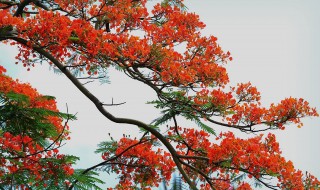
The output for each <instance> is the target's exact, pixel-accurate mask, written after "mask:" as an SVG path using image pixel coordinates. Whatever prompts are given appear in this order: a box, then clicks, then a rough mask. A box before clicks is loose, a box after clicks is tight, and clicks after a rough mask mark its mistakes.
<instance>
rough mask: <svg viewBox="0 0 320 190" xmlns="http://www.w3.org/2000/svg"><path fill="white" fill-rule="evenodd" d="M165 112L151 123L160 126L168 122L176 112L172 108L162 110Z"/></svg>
mask: <svg viewBox="0 0 320 190" xmlns="http://www.w3.org/2000/svg"><path fill="white" fill-rule="evenodd" d="M162 112H163V113H165V114H163V115H162V116H160V117H158V118H157V119H155V120H153V121H152V122H151V123H152V124H153V125H155V126H159V125H162V124H164V123H166V122H168V121H169V120H170V119H172V118H173V117H174V116H175V115H176V113H175V112H174V111H172V110H164V111H162Z"/></svg>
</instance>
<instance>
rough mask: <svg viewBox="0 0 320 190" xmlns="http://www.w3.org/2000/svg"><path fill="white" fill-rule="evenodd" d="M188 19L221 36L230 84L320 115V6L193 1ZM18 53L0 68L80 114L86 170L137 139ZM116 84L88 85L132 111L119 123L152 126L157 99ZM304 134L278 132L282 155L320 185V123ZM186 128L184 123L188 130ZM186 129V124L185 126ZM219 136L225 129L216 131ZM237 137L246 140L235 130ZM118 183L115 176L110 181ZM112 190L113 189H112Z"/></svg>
mask: <svg viewBox="0 0 320 190" xmlns="http://www.w3.org/2000/svg"><path fill="white" fill-rule="evenodd" d="M186 4H187V6H188V8H189V11H192V12H196V13H198V14H199V15H200V18H201V19H202V21H204V23H205V24H206V25H207V27H206V29H205V30H204V32H203V33H204V34H206V35H209V34H212V35H215V36H216V37H218V42H219V44H220V45H221V46H222V48H223V49H224V50H225V51H228V50H229V51H230V52H231V54H232V56H233V58H234V61H232V62H231V63H229V65H228V67H227V68H228V71H229V77H230V81H231V84H236V83H238V82H248V81H251V83H252V84H253V85H256V86H257V87H258V89H259V90H260V91H261V94H262V102H263V103H264V104H265V105H269V104H270V103H271V102H275V103H277V102H279V101H280V100H281V99H283V98H285V97H290V96H292V97H297V98H299V97H301V98H304V99H305V100H307V101H309V102H310V104H311V106H314V107H317V108H318V110H319V111H320V98H319V97H320V85H319V84H318V83H319V82H320V75H319V74H318V73H319V72H320V52H319V51H320V37H319V34H320V12H319V11H318V10H319V7H320V1H318V0H201V1H195V0H188V1H186ZM15 55H16V50H15V49H14V48H10V47H9V46H4V45H1V46H0V64H4V65H5V66H6V68H7V70H8V73H9V74H10V75H11V76H14V77H17V78H19V79H21V80H23V81H25V82H30V83H31V84H32V86H33V87H35V88H37V89H38V91H39V92H40V93H42V94H48V95H53V96H55V97H56V98H57V101H58V105H59V108H60V110H61V111H66V106H65V105H66V104H68V107H69V112H70V113H78V114H77V117H78V120H77V121H74V122H72V123H70V126H71V131H72V134H71V138H72V139H71V141H70V142H68V143H67V145H65V147H64V148H63V151H64V152H65V153H68V154H73V155H76V156H79V157H81V160H80V162H79V167H84V168H86V167H90V166H92V165H94V164H96V163H97V162H98V161H100V160H101V159H100V156H99V155H95V154H94V153H93V151H94V150H95V148H96V145H97V144H98V143H99V142H100V141H102V140H105V139H108V133H109V132H110V133H111V134H112V135H113V137H121V136H122V134H123V133H125V134H132V135H135V134H138V130H137V129H136V127H135V126H129V125H118V124H114V123H112V122H110V121H108V120H107V119H105V118H104V117H103V116H101V114H100V113H99V112H98V111H96V109H95V106H94V105H93V104H92V103H91V102H89V100H87V99H86V98H85V97H84V96H83V95H82V94H81V93H80V92H79V91H78V90H77V89H76V88H75V87H74V86H73V85H72V84H71V83H70V82H69V81H68V80H67V79H66V78H65V77H64V76H61V75H56V74H53V71H52V70H49V69H48V66H47V65H46V64H44V65H43V66H37V67H36V68H35V69H32V70H31V71H30V72H27V71H26V70H25V69H24V68H23V67H22V65H21V64H20V65H18V66H16V65H15V64H14V62H15V60H14V56H15ZM110 75H111V84H104V85H100V84H99V83H98V82H97V83H96V84H90V85H87V87H88V88H89V89H91V90H92V92H93V93H94V94H95V95H97V96H98V97H99V98H100V99H101V100H102V101H104V102H105V103H110V102H111V99H112V97H113V100H114V102H123V101H126V102H127V103H126V104H125V105H123V106H119V107H112V108H110V110H111V112H112V113H113V114H114V115H116V116H125V117H130V118H134V119H139V120H141V121H144V122H145V123H149V122H150V121H152V120H153V119H155V118H157V117H158V116H159V115H158V110H155V109H153V107H152V106H151V105H146V104H145V102H147V101H148V100H152V99H154V96H155V94H154V93H153V91H151V90H150V89H149V88H146V87H144V85H143V84H140V83H138V82H135V81H131V80H129V79H128V78H127V77H126V76H125V75H123V74H121V73H115V72H113V71H112V72H110ZM303 121H304V127H302V128H301V129H298V128H296V127H293V126H290V127H287V128H286V130H284V131H271V132H275V133H276V135H277V138H278V141H279V142H280V147H281V149H282V151H283V155H284V156H285V157H286V158H287V159H288V160H291V161H292V162H293V163H294V165H295V167H296V168H298V169H301V170H302V171H309V172H311V173H312V174H314V175H315V176H316V177H318V178H320V161H319V160H320V148H319V146H320V138H319V135H320V118H306V119H304V120H303ZM182 124H183V123H182ZM186 124H187V123H186ZM213 128H215V129H216V131H217V132H218V133H219V132H220V131H221V130H222V128H221V127H217V126H213ZM233 132H235V133H236V134H239V135H240V136H243V137H246V135H244V134H242V133H240V132H239V131H236V130H234V131H233ZM103 178H104V179H105V181H106V182H107V183H109V182H111V183H113V184H114V183H115V182H114V176H112V177H107V176H103ZM108 186H112V184H111V185H108Z"/></svg>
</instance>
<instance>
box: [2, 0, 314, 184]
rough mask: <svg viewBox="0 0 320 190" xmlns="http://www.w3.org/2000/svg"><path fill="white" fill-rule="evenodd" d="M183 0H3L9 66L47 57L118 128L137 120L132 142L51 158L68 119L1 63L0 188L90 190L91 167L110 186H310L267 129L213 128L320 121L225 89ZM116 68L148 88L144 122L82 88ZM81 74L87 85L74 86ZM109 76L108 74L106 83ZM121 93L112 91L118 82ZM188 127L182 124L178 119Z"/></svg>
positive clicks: (217, 57)
mask: <svg viewBox="0 0 320 190" xmlns="http://www.w3.org/2000/svg"><path fill="white" fill-rule="evenodd" d="M183 3H184V2H183V1H182V0H163V1H160V2H155V3H154V4H155V5H154V6H151V5H150V2H148V1H146V0H100V1H91V0H81V1H72V0H48V1H43V0H24V1H6V0H1V1H0V40H1V42H3V43H6V44H8V45H16V46H17V47H18V48H19V54H18V55H17V56H16V59H17V64H20V65H22V66H23V67H26V69H27V70H28V71H29V70H32V67H35V66H36V65H37V64H39V63H42V62H45V63H49V64H50V65H51V67H53V68H54V69H55V70H57V71H58V70H59V72H61V73H62V74H64V75H65V76H66V77H67V78H68V79H69V80H70V81H71V82H72V83H73V84H74V85H75V86H76V87H77V88H78V89H79V93H82V94H83V95H85V96H86V97H87V98H88V99H89V100H90V101H91V102H92V103H93V104H94V105H95V106H96V109H97V110H99V111H100V112H101V114H102V115H103V116H105V117H106V118H108V119H109V120H111V121H113V122H115V123H121V124H130V125H134V126H137V127H138V128H140V129H141V131H142V137H141V138H131V137H128V136H124V137H123V138H121V139H113V138H112V137H111V138H110V140H109V141H104V142H101V143H100V144H99V146H98V149H97V151H96V153H97V154H101V157H102V159H103V161H102V162H101V163H97V164H96V165H94V166H92V167H89V168H86V169H76V170H75V169H73V168H72V165H73V164H75V163H76V160H77V158H76V157H75V156H72V155H63V154H60V153H59V148H60V146H61V145H62V142H64V141H65V140H68V135H69V132H68V130H69V126H68V121H69V120H72V119H75V116H73V115H72V114H69V113H61V112H59V111H58V109H57V107H56V102H55V99H54V97H52V96H44V95H40V94H39V93H38V92H37V91H36V90H35V89H33V88H32V87H31V86H30V85H29V84H23V83H20V82H19V81H15V80H13V79H12V78H10V77H9V76H6V75H5V69H4V68H3V67H2V66H0V78H1V80H0V81H1V82H0V102H1V103H0V113H1V115H0V122H1V125H0V127H1V128H0V150H1V151H0V159H1V163H0V184H1V185H2V188H10V187H11V188H12V187H17V188H22V189H46V188H48V189H73V188H74V189H88V188H97V189H98V188H99V187H98V186H97V184H98V183H102V181H101V180H99V179H98V178H97V177H96V175H98V174H97V173H96V171H98V170H99V171H105V172H109V173H110V172H114V173H116V174H117V175H118V177H119V184H118V185H117V186H116V187H114V188H115V189H151V188H152V187H158V186H159V185H160V184H161V183H164V184H167V185H168V184H169V183H170V179H171V178H172V175H173V173H175V172H176V171H177V172H178V173H179V174H180V175H181V179H182V181H184V182H185V183H186V184H187V185H188V186H189V187H190V188H191V189H252V188H256V187H257V186H264V187H267V188H270V189H319V188H320V182H319V181H318V180H317V179H316V178H315V177H314V176H312V175H311V174H309V173H306V174H305V175H304V174H303V172H302V171H300V170H297V169H295V168H294V166H293V164H292V162H291V161H288V160H286V159H285V158H284V157H283V156H282V155H281V150H280V148H279V144H278V143H277V141H276V137H275V135H274V134H272V133H269V134H268V135H263V134H260V135H257V136H255V137H251V138H247V139H242V138H239V137H237V136H235V135H234V134H233V132H231V131H230V132H226V133H219V132H217V131H216V130H215V126H217V125H220V126H224V127H226V128H230V129H233V130H239V131H242V132H246V133H260V132H264V131H268V130H279V129H280V130H284V129H285V127H286V126H288V125H289V124H293V125H295V126H297V127H299V128H300V127H301V126H302V125H303V123H302V121H301V119H302V118H304V117H309V116H319V115H318V113H317V111H316V109H315V108H313V107H311V106H310V105H309V103H308V102H307V101H305V100H304V99H302V98H293V97H289V98H286V99H284V100H282V101H280V102H279V103H272V104H271V105H270V106H268V107H264V106H262V105H261V100H260V99H261V96H260V92H259V91H258V90H257V88H256V87H255V86H253V85H252V84H251V83H250V82H248V83H239V84H238V85H236V86H230V85H229V77H228V73H227V71H226V64H227V63H228V62H230V61H232V59H233V58H232V56H231V53H230V52H229V51H223V50H222V48H221V46H220V45H219V44H218V42H217V37H215V36H203V35H202V33H201V31H202V29H203V28H204V27H205V24H204V23H203V22H201V21H200V19H199V16H198V15H197V14H195V13H192V12H188V9H187V7H186V6H185V5H184V4H183ZM110 68H115V69H117V70H119V71H121V72H122V73H123V75H124V77H125V76H127V77H130V78H131V79H134V80H136V81H139V82H141V83H143V84H144V85H146V86H148V87H150V88H151V89H152V90H153V91H154V92H155V93H156V94H157V99H155V100H146V101H149V102H148V103H149V104H152V105H154V107H155V108H157V109H160V110H161V115H160V116H159V117H158V118H157V119H155V120H154V121H153V122H152V123H149V124H147V123H145V122H144V121H139V120H136V119H132V118H130V117H128V118H120V117H117V116H116V115H113V114H112V113H111V112H109V109H108V108H109V107H108V106H119V105H121V103H120V104H117V103H113V102H112V103H111V104H105V103H103V101H102V100H100V99H99V98H98V97H97V96H96V95H95V94H93V93H92V92H90V91H89V90H88V89H87V88H86V86H85V85H86V84H87V83H88V82H90V81H91V80H96V79H102V80H103V79H106V78H107V77H108V70H110ZM83 80H86V82H85V83H83V82H81V81H83ZM111 82H112V81H111ZM119 88H120V87H119ZM178 117H179V118H181V117H183V118H184V119H186V120H190V121H192V122H193V123H194V124H195V125H196V127H195V126H191V127H190V126H181V125H180V124H179V121H178V119H177V118H178Z"/></svg>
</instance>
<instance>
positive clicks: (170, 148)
mask: <svg viewBox="0 0 320 190" xmlns="http://www.w3.org/2000/svg"><path fill="white" fill-rule="evenodd" d="M26 1H27V0H26ZM10 39H12V40H15V41H17V42H19V43H21V44H23V45H26V46H27V45H28V43H27V40H25V39H22V38H18V37H11V38H10ZM31 48H32V49H33V50H35V51H36V52H38V53H39V54H41V55H43V56H44V57H46V58H47V59H49V60H50V61H51V62H52V63H53V64H54V65H55V66H57V67H58V68H59V69H60V71H61V72H62V73H64V74H65V76H66V77H68V79H69V80H70V81H71V82H72V83H73V84H74V85H75V86H76V87H77V88H78V90H80V91H81V92H82V94H84V95H85V96H86V97H87V98H88V99H89V100H90V101H91V102H92V103H93V104H95V106H96V107H97V109H98V110H99V111H100V113H101V114H102V115H104V116H105V117H106V118H108V119H109V120H111V121H113V122H115V123H123V124H131V125H136V126H138V127H141V128H143V129H145V130H147V131H149V132H150V133H152V134H153V135H154V136H155V137H157V138H158V139H159V140H160V141H161V142H162V143H163V145H164V146H165V147H166V148H167V149H168V151H169V152H170V153H171V155H172V158H173V161H174V162H175V164H176V166H177V168H178V170H179V171H180V173H181V175H182V176H183V178H184V179H185V180H186V182H187V183H188V184H189V185H190V187H191V188H192V189H197V187H196V186H195V185H194V184H193V182H192V181H191V180H190V178H189V176H188V175H187V174H186V172H185V171H184V169H183V168H182V166H181V163H180V160H179V159H178V157H177V155H178V154H177V152H176V150H175V149H174V147H173V146H172V145H171V144H170V143H169V142H168V141H167V139H166V138H165V137H164V136H163V135H162V134H161V133H160V132H158V131H157V130H156V129H154V128H152V127H150V126H149V125H148V124H145V123H143V122H141V121H139V120H135V119H130V118H118V117H115V116H114V115H112V114H111V113H109V112H108V111H107V110H106V109H105V108H104V107H103V103H102V102H101V101H100V100H99V99H98V98H97V97H96V96H94V95H93V94H92V93H91V92H90V91H89V90H88V89H87V88H85V87H84V86H83V85H82V84H81V83H80V82H79V80H78V79H77V78H76V77H75V76H73V75H72V73H71V72H69V70H67V69H66V68H65V66H64V65H63V64H62V63H60V62H59V61H58V60H57V59H56V58H55V57H53V56H52V55H51V54H50V53H49V52H47V51H45V50H44V49H42V48H40V47H38V46H32V47H31Z"/></svg>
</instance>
